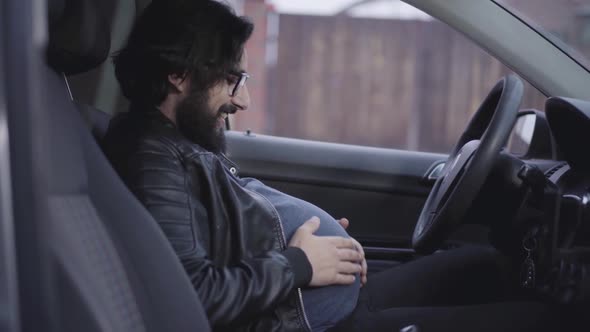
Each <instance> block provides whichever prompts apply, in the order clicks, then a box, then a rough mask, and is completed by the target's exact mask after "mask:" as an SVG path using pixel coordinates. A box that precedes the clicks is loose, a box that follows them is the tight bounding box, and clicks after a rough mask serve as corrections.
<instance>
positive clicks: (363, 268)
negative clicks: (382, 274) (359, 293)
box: [361, 259, 367, 287]
mask: <svg viewBox="0 0 590 332" xmlns="http://www.w3.org/2000/svg"><path fill="white" fill-rule="evenodd" d="M366 284H367V260H366V259H363V261H362V263H361V287H362V286H364V285H366Z"/></svg>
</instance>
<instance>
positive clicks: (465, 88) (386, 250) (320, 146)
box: [227, 2, 545, 271]
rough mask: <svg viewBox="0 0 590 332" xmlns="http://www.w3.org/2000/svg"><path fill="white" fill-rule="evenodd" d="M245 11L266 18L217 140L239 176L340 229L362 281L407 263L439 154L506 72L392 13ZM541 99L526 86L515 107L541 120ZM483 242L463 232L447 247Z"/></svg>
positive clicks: (454, 36)
mask: <svg viewBox="0 0 590 332" xmlns="http://www.w3.org/2000/svg"><path fill="white" fill-rule="evenodd" d="M253 6H254V5H252V4H250V5H249V6H246V7H245V8H244V11H245V14H246V15H248V14H249V12H250V13H252V12H253V11H254V10H255V9H257V10H266V15H264V16H255V24H256V25H257V27H258V30H255V32H254V35H253V37H252V39H251V40H250V41H249V43H248V45H247V52H248V57H249V59H250V68H249V72H250V73H251V75H252V76H253V77H254V79H253V80H251V81H248V86H249V90H250V91H251V107H250V109H249V110H248V111H245V112H240V114H237V115H236V116H235V117H234V118H233V119H232V121H231V122H232V123H231V125H232V128H235V129H236V130H235V131H231V132H229V133H228V135H227V137H228V143H229V144H228V145H229V150H228V154H229V155H230V158H231V159H232V160H234V161H235V162H236V163H237V164H238V165H239V167H240V174H241V176H246V177H255V178H258V179H260V180H262V181H263V182H265V183H266V184H268V185H269V186H272V187H274V188H276V189H279V190H281V191H284V192H285V193H288V194H290V195H293V196H296V197H299V198H302V199H304V200H307V201H309V202H312V203H314V204H316V205H317V206H319V207H321V208H323V209H324V210H326V211H327V212H328V213H330V214H331V215H332V216H334V217H335V218H340V217H346V218H348V219H349V220H350V227H349V229H348V231H349V233H350V234H351V235H352V236H353V237H355V238H356V239H358V240H359V241H360V242H361V243H362V244H363V246H364V248H365V252H366V253H367V257H368V258H369V259H370V260H371V261H372V262H371V263H370V264H369V265H370V266H371V267H372V269H373V270H374V271H375V270H379V269H381V268H383V267H385V266H390V265H393V264H397V263H399V262H404V261H407V260H410V259H413V258H414V257H415V256H416V254H415V253H414V251H413V250H411V249H410V247H411V237H412V233H413V229H414V226H415V223H416V221H417V218H418V216H419V214H420V212H421V209H422V206H423V204H424V202H425V200H426V198H427V196H428V193H429V192H430V189H431V187H432V185H433V183H434V180H435V179H436V177H437V175H438V172H439V171H440V170H441V169H442V166H443V164H444V162H445V160H446V159H447V156H448V152H450V151H451V149H452V148H453V146H454V143H455V141H456V140H457V139H458V137H459V136H460V134H461V133H462V130H463V129H464V127H465V126H466V124H467V122H468V120H469V118H470V115H471V114H472V113H473V112H474V111H475V109H476V108H477V106H478V104H479V102H481V101H482V100H483V99H484V97H485V95H486V94H487V93H488V90H489V89H491V88H492V86H493V85H494V83H495V82H496V81H497V80H499V79H500V78H501V77H502V76H503V75H505V74H507V73H509V72H511V71H510V70H509V69H508V68H506V67H505V66H504V65H502V64H501V63H500V62H499V61H497V60H496V59H494V58H493V57H491V56H490V55H488V54H487V53H486V52H484V51H482V50H481V49H480V48H479V47H478V46H476V45H475V44H474V43H473V42H472V41H470V40H468V39H466V38H465V37H464V36H463V35H461V34H460V33H458V32H456V31H455V30H453V29H451V28H450V27H448V26H447V25H446V24H444V23H442V22H440V21H438V20H436V19H434V18H432V17H430V16H429V15H427V14H425V13H424V12H422V11H420V10H418V9H416V8H413V7H411V6H409V5H406V4H404V3H401V2H400V6H405V7H403V8H404V11H405V12H406V13H407V14H408V15H409V16H404V17H401V16H396V15H395V14H393V15H392V16H390V17H385V18H384V17H378V15H377V14H376V13H373V14H365V15H356V14H355V12H354V11H353V10H352V8H351V9H350V11H345V12H341V13H340V15H335V16H329V15H328V16H326V15H324V16H317V15H313V13H312V12H310V13H307V14H306V13H300V12H299V13H297V14H293V13H281V12H276V11H275V10H274V9H272V8H271V9H268V8H266V9H265V8H262V7H261V8H253ZM310 8H311V7H310ZM310 10H311V9H310ZM366 12H367V11H365V13H366ZM368 12H370V10H369V11H368ZM256 20H258V21H256ZM260 27H262V29H260ZM257 34H258V35H257ZM263 60H264V61H263ZM260 62H262V64H261V63H260ZM482 73H486V75H482ZM544 99H545V96H543V95H542V94H541V93H539V92H538V91H537V90H536V89H534V88H532V87H531V86H527V87H526V100H527V103H526V105H523V106H526V107H536V108H538V109H542V105H543V102H544ZM486 239H487V234H486V230H485V229H483V228H482V227H481V226H475V225H467V226H464V227H461V229H459V230H458V231H457V232H456V234H454V235H453V236H452V238H451V241H450V243H451V244H453V243H463V242H478V243H481V242H485V241H486Z"/></svg>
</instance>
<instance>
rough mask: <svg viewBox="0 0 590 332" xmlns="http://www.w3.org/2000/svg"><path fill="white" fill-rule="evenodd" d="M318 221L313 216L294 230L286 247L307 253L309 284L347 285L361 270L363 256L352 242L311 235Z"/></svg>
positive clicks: (333, 237)
mask: <svg viewBox="0 0 590 332" xmlns="http://www.w3.org/2000/svg"><path fill="white" fill-rule="evenodd" d="M319 227H320V220H319V219H318V218H317V217H313V218H311V219H309V220H308V221H306V222H305V223H304V224H303V225H301V227H299V228H298V229H297V231H296V232H295V234H294V235H293V237H292V238H291V242H289V246H291V247H298V248H300V249H301V250H303V252H305V254H306V255H307V259H309V262H310V264H311V267H312V269H313V276H312V278H311V282H310V283H309V285H310V286H328V285H334V284H340V285H347V284H352V283H353V282H354V280H355V275H354V274H355V273H359V272H362V262H363V261H364V257H363V256H364V255H363V254H362V253H360V252H359V251H358V250H357V247H356V244H355V241H354V240H353V239H347V238H344V237H340V236H315V235H313V233H315V232H316V231H317V230H318V228H319Z"/></svg>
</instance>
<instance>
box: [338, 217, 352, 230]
mask: <svg viewBox="0 0 590 332" xmlns="http://www.w3.org/2000/svg"><path fill="white" fill-rule="evenodd" d="M338 223H339V224H340V226H342V228H344V229H347V228H348V225H350V222H349V221H348V219H346V218H341V219H340V220H338Z"/></svg>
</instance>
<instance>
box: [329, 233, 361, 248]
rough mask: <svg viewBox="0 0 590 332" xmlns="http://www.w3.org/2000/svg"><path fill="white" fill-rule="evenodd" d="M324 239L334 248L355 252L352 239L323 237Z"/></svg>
mask: <svg viewBox="0 0 590 332" xmlns="http://www.w3.org/2000/svg"><path fill="white" fill-rule="evenodd" d="M324 238H325V239H327V240H329V241H330V243H331V244H332V245H334V246H336V248H348V249H354V250H356V247H355V244H354V240H353V239H349V238H345V237H341V236H325V237H324Z"/></svg>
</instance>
